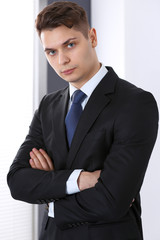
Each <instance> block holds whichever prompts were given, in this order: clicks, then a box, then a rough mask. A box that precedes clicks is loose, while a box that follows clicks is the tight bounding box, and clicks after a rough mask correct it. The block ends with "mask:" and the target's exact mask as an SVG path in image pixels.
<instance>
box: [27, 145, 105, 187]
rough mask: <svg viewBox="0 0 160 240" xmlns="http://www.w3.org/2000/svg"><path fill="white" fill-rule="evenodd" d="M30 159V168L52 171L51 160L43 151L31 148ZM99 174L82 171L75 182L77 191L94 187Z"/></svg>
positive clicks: (97, 172) (99, 171)
mask: <svg viewBox="0 0 160 240" xmlns="http://www.w3.org/2000/svg"><path fill="white" fill-rule="evenodd" d="M30 157H31V159H30V160H29V163H30V165H31V167H32V168H34V169H40V170H45V171H53V170H54V166H53V163H52V160H51V158H50V157H49V156H48V154H47V153H46V152H45V151H44V150H43V149H39V150H38V149H36V148H33V149H32V151H31V152H30ZM100 173H101V170H96V171H94V172H87V171H82V172H81V173H80V175H79V177H78V181H77V184H78V187H79V190H80V191H82V190H85V189H87V188H91V187H94V186H95V184H96V183H97V182H98V178H99V176H100Z"/></svg>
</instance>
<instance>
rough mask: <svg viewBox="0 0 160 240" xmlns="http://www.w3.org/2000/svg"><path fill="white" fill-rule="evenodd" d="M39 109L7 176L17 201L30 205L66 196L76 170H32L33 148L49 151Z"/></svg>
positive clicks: (12, 193)
mask: <svg viewBox="0 0 160 240" xmlns="http://www.w3.org/2000/svg"><path fill="white" fill-rule="evenodd" d="M42 105H43V100H42V102H41V104H40V107H39V109H38V110H37V111H36V112H35V114H34V117H33V120H32V123H31V125H30V129H29V133H28V135H27V137H26V139H25V141H24V143H23V144H22V145H21V147H20V149H19V151H18V153H17V155H16V157H15V159H14V161H13V163H12V165H11V167H10V170H9V173H8V175H7V181H8V185H9V188H10V191H11V195H12V197H13V198H15V199H17V200H22V201H25V202H29V203H36V204H41V203H48V202H51V201H53V200H54V199H59V198H62V197H65V196H66V181H67V179H68V177H69V176H70V174H71V172H72V170H58V171H56V170H54V171H50V172H49V171H43V170H37V169H32V168H31V167H30V164H29V159H30V156H29V153H30V151H31V150H32V149H33V147H35V148H37V149H39V148H43V149H44V150H46V147H45V144H44V141H43V132H42V126H41V120H40V112H41V108H42Z"/></svg>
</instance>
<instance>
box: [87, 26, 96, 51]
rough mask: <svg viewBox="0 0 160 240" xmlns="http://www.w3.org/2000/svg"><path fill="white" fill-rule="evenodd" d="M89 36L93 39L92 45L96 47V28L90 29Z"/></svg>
mask: <svg viewBox="0 0 160 240" xmlns="http://www.w3.org/2000/svg"><path fill="white" fill-rule="evenodd" d="M88 37H89V39H90V41H91V44H92V47H93V48H95V47H96V46H97V33H96V29H95V28H91V29H90V30H89V33H88Z"/></svg>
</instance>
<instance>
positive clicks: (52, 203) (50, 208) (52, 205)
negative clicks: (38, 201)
mask: <svg viewBox="0 0 160 240" xmlns="http://www.w3.org/2000/svg"><path fill="white" fill-rule="evenodd" d="M48 216H49V217H52V218H54V202H50V203H49V208H48Z"/></svg>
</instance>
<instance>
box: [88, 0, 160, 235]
mask: <svg viewBox="0 0 160 240" xmlns="http://www.w3.org/2000/svg"><path fill="white" fill-rule="evenodd" d="M92 26H93V27H95V28H96V29H97V33H98V39H99V46H98V47H97V53H98V56H99V59H100V60H101V61H102V62H103V63H104V64H106V65H111V66H113V67H114V69H115V71H116V72H117V74H118V75H119V76H120V77H123V78H126V79H127V80H128V81H130V82H132V83H134V84H136V85H137V86H139V87H142V88H143V89H145V90H148V91H150V92H152V93H153V95H154V96H155V98H156V100H157V102H158V106H159V109H160V81H159V76H160V1H159V0H99V1H97V0H92ZM159 146H160V136H158V139H157V142H156V145H155V148H154V150H153V153H152V157H151V159H150V163H149V167H148V170H147V174H146V176H145V181H144V184H143V187H142V191H141V196H142V210H143V215H142V218H143V229H144V239H145V240H152V239H153V240H159V239H160V231H159V223H160V204H159V203H160V187H159V183H160V174H159V171H160V162H159V156H160V149H159Z"/></svg>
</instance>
